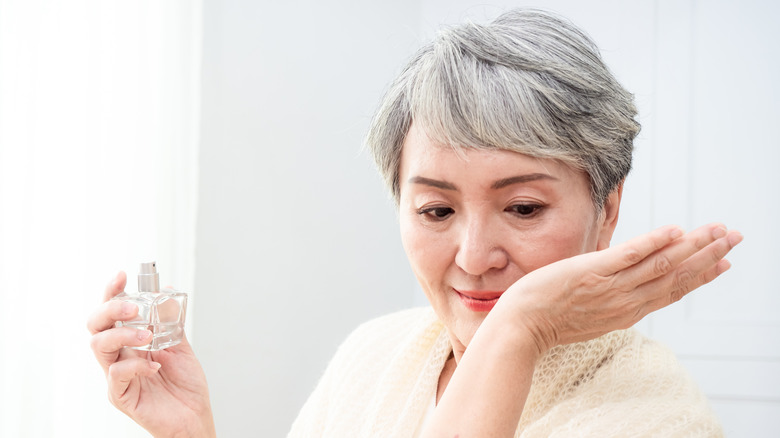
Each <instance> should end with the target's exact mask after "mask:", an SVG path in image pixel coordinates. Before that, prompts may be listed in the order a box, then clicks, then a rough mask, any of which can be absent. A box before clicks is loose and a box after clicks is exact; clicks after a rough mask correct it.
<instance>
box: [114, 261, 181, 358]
mask: <svg viewBox="0 0 780 438" xmlns="http://www.w3.org/2000/svg"><path fill="white" fill-rule="evenodd" d="M112 300H122V301H127V302H130V303H133V304H135V305H136V306H138V315H137V316H136V318H135V319H133V320H132V321H117V323H116V326H117V327H123V326H127V327H134V328H137V329H146V330H149V331H150V332H152V342H150V343H149V344H147V345H143V346H141V347H132V348H134V349H136V350H145V351H158V350H162V349H163V348H168V347H171V346H174V345H176V344H178V343H179V342H181V338H182V336H183V335H184V317H185V314H186V310H187V294H186V293H184V292H179V291H176V290H173V289H163V290H160V275H159V274H158V273H157V263H156V262H149V263H141V269H140V272H139V273H138V293H128V292H122V293H120V294H119V295H117V296H115V297H114V298H112Z"/></svg>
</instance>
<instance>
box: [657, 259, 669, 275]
mask: <svg viewBox="0 0 780 438" xmlns="http://www.w3.org/2000/svg"><path fill="white" fill-rule="evenodd" d="M671 270H672V261H671V260H669V257H667V256H665V255H663V254H659V255H658V257H656V259H655V273H656V275H663V274H666V273H667V272H669V271H671Z"/></svg>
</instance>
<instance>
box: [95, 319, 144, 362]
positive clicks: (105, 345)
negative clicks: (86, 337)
mask: <svg viewBox="0 0 780 438" xmlns="http://www.w3.org/2000/svg"><path fill="white" fill-rule="evenodd" d="M151 341H152V332H150V331H149V330H138V329H134V328H131V327H119V328H115V329H110V330H104V331H101V332H98V333H96V334H95V335H93V336H92V352H93V353H94V354H95V358H96V359H97V360H98V362H99V363H100V366H101V367H103V370H104V371H108V369H109V367H111V366H113V365H114V364H115V363H116V362H117V359H119V354H120V351H121V350H122V348H123V347H140V346H142V345H146V344H148V343H149V342H151Z"/></svg>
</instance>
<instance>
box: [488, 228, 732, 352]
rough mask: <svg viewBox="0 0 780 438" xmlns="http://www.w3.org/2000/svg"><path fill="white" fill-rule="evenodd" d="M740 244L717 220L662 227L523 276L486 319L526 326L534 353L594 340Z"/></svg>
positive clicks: (666, 300)
mask: <svg viewBox="0 0 780 438" xmlns="http://www.w3.org/2000/svg"><path fill="white" fill-rule="evenodd" d="M741 241H742V235H741V234H740V233H739V232H737V231H728V230H727V229H726V227H725V226H724V225H722V224H709V225H705V226H702V227H700V228H698V229H696V230H694V231H692V232H690V233H688V234H683V233H682V231H681V230H680V229H679V228H677V227H675V226H667V227H662V228H659V229H657V230H655V231H652V232H650V233H647V234H644V235H642V236H639V237H636V238H634V239H631V240H629V241H627V242H625V243H623V244H620V245H617V246H614V247H611V248H607V249H605V250H602V251H596V252H591V253H587V254H582V255H579V256H576V257H571V258H568V259H564V260H560V261H558V262H555V263H552V264H550V265H547V266H545V267H542V268H540V269H537V270H535V271H533V272H531V273H529V274H527V275H525V276H524V277H523V278H521V279H520V280H519V281H517V282H516V283H515V284H514V285H512V286H511V287H510V288H509V290H507V292H506V293H505V294H504V295H503V296H502V297H501V299H499V302H498V303H497V305H496V308H495V309H494V311H495V310H499V312H491V314H490V315H489V316H488V318H487V319H486V321H487V320H489V319H491V317H500V316H501V314H502V313H503V314H504V316H508V315H511V316H509V319H511V321H514V322H515V323H518V324H521V325H522V327H520V329H521V330H528V331H530V333H531V334H532V337H533V339H534V341H535V342H536V345H537V347H538V349H539V350H538V351H539V353H540V354H542V353H544V352H545V351H547V350H549V349H550V348H552V347H554V346H556V345H559V344H568V343H572V342H579V341H585V340H589V339H593V338H596V337H598V336H600V335H603V334H605V333H608V332H610V331H613V330H617V329H624V328H628V327H631V326H633V325H634V324H636V323H637V322H638V321H639V320H641V319H642V318H643V317H645V316H646V315H647V314H649V313H650V312H653V311H655V310H658V309H661V308H663V307H666V306H668V305H669V304H672V303H674V302H676V301H678V300H680V299H681V298H682V297H684V296H685V295H687V294H688V293H689V292H691V291H693V290H694V289H696V288H698V287H699V286H701V285H703V284H706V283H709V282H710V281H712V280H714V279H715V278H716V277H718V276H719V275H720V274H722V273H723V272H725V271H726V270H727V269H728V268H729V267H730V266H731V265H730V263H729V262H728V261H727V260H725V259H724V257H725V256H726V254H728V252H729V251H731V249H732V248H734V246H736V245H737V244H738V243H739V242H741ZM502 308H503V309H502ZM507 311H508V312H507ZM494 313H495V315H494Z"/></svg>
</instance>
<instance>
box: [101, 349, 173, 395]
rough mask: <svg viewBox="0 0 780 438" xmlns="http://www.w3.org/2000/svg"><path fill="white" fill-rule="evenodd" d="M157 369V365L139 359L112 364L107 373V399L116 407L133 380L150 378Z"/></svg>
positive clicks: (158, 365)
mask: <svg viewBox="0 0 780 438" xmlns="http://www.w3.org/2000/svg"><path fill="white" fill-rule="evenodd" d="M159 369H160V364H159V363H157V362H152V361H150V360H147V359H145V358H141V357H136V358H131V359H127V360H123V361H121V362H116V363H114V364H112V365H111V366H110V367H109V368H108V372H107V374H108V394H109V399H111V402H112V403H114V404H115V405H118V404H119V402H120V399H121V398H122V396H124V395H125V392H127V388H128V386H130V383H131V382H132V381H133V379H135V378H137V377H148V376H151V375H153V374H155V373H156V372H157V371H158V370H159Z"/></svg>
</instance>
